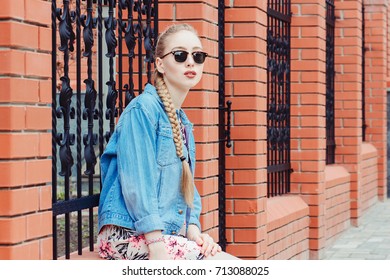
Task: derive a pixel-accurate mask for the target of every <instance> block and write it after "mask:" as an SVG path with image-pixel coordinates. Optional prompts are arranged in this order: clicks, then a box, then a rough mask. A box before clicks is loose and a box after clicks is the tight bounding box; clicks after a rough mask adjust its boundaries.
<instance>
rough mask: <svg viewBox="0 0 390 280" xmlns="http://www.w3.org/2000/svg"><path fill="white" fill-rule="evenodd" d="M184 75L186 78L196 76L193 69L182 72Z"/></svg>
mask: <svg viewBox="0 0 390 280" xmlns="http://www.w3.org/2000/svg"><path fill="white" fill-rule="evenodd" d="M184 76H186V77H187V78H194V77H195V76H196V72H195V71H187V72H185V73H184Z"/></svg>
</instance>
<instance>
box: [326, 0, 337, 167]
mask: <svg viewBox="0 0 390 280" xmlns="http://www.w3.org/2000/svg"><path fill="white" fill-rule="evenodd" d="M326 11H327V12H326V163H327V164H332V163H334V162H335V150H336V142H335V119H334V107H335V106H334V102H335V101H334V100H335V99H334V92H335V91H334V77H335V66H334V37H335V36H334V28H335V6H334V1H333V0H326Z"/></svg>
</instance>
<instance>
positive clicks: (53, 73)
mask: <svg viewBox="0 0 390 280" xmlns="http://www.w3.org/2000/svg"><path fill="white" fill-rule="evenodd" d="M56 20H57V3H56V0H52V2H51V37H52V45H51V48H52V57H51V76H52V80H51V94H52V105H51V107H52V118H51V119H52V143H51V148H52V174H51V177H52V204H54V203H56V201H57V143H56V140H55V139H56V137H57V116H56V108H57V21H56ZM52 222H53V226H52V231H53V259H57V217H56V216H55V215H54V214H53V218H52Z"/></svg>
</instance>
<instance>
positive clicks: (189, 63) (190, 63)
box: [186, 53, 195, 66]
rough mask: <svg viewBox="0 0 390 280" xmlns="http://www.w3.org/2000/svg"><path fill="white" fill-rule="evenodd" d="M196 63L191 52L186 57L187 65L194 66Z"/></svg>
mask: <svg viewBox="0 0 390 280" xmlns="http://www.w3.org/2000/svg"><path fill="white" fill-rule="evenodd" d="M194 64H195V61H194V58H193V56H192V53H189V54H188V56H187V59H186V66H193V65H194Z"/></svg>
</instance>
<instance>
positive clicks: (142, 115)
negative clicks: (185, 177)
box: [98, 84, 201, 235]
mask: <svg viewBox="0 0 390 280" xmlns="http://www.w3.org/2000/svg"><path fill="white" fill-rule="evenodd" d="M177 113H178V115H179V116H180V118H181V120H182V123H183V125H184V126H185V128H186V131H187V133H186V134H187V137H188V147H189V149H188V150H189V155H188V150H187V148H186V147H185V146H184V145H183V153H184V155H185V157H186V158H187V159H189V160H190V162H191V170H192V173H193V174H194V167H195V142H194V135H193V132H192V129H193V126H192V124H191V123H190V122H189V120H188V118H187V116H186V115H185V113H184V111H182V110H181V109H180V110H178V111H177ZM100 165H101V178H102V184H103V189H102V191H101V194H100V201H99V224H98V228H99V231H100V229H101V228H102V227H103V226H104V225H107V224H113V225H117V226H122V227H126V228H130V229H133V230H135V231H136V232H137V233H139V234H142V233H147V232H150V231H154V230H162V231H163V234H170V235H176V234H177V233H178V232H179V231H180V229H181V228H182V226H183V224H184V222H185V220H186V216H187V214H188V218H187V220H188V219H189V221H188V223H189V224H195V225H197V226H198V227H199V229H200V223H199V216H200V211H201V201H200V196H199V193H198V191H197V190H196V188H195V198H194V207H193V209H191V211H189V212H188V213H187V209H188V208H187V205H186V203H185V201H184V197H183V195H182V193H181V190H180V188H181V187H180V185H181V173H182V172H181V171H182V164H181V161H180V159H179V158H178V157H177V155H176V149H175V145H174V142H173V135H172V128H171V124H170V122H169V120H168V117H167V114H166V113H165V110H164V105H163V103H162V102H161V100H160V98H159V96H158V94H157V92H156V89H155V88H154V87H153V86H152V85H150V84H147V85H146V87H145V90H144V93H143V94H141V95H139V96H138V97H136V98H135V99H134V100H132V102H131V103H130V104H129V105H128V106H127V107H126V108H125V110H124V111H123V113H122V115H121V117H120V118H119V121H118V124H117V126H116V129H115V131H114V133H113V135H112V136H111V138H110V141H109V142H108V144H107V146H106V149H105V151H104V153H103V155H102V156H101V160H100Z"/></svg>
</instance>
